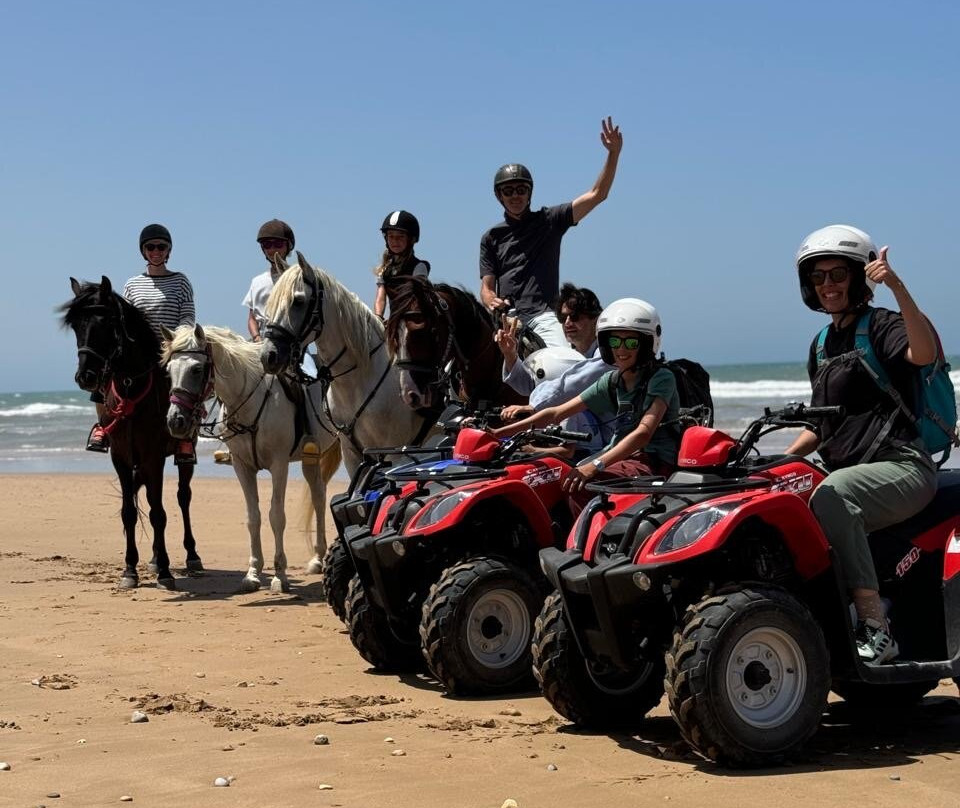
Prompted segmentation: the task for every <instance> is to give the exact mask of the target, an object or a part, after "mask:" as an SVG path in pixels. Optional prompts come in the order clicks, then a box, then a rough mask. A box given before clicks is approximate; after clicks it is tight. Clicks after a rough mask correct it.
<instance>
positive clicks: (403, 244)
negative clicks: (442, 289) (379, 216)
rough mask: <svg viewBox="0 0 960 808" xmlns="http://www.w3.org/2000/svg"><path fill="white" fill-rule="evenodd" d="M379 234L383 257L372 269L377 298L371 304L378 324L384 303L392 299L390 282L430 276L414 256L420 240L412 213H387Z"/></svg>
mask: <svg viewBox="0 0 960 808" xmlns="http://www.w3.org/2000/svg"><path fill="white" fill-rule="evenodd" d="M380 232H381V233H382V234H383V243H384V247H385V249H384V251H383V257H382V258H381V259H380V263H379V265H378V266H377V268H376V269H374V270H373V272H374V274H375V275H376V276H377V297H376V300H375V301H374V303H373V313H374V314H376V315H377V317H379V318H380V319H381V320H383V319H384V316H383V314H384V312H385V311H386V309H387V301H388V300H390V299H391V297H392V291H391V287H390V281H391V280H394V279H397V278H401V277H403V276H410V275H412V276H414V277H421V278H426V277H427V276H429V274H430V264H429V262H427V261H422V260H421V259H419V258H417V256H416V255H414V252H413V247H414V245H415V244H416V243H417V242H418V241H419V240H420V222H418V221H417V217H416V216H414V215H413V214H412V213H409V212H408V211H405V210H395V211H393V212H392V213H388V214H387V216H386V218H385V219H384V220H383V224H382V225H380Z"/></svg>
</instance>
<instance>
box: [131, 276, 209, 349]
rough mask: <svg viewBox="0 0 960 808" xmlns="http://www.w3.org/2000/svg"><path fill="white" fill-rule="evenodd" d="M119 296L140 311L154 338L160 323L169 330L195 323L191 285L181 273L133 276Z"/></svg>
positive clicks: (158, 332) (158, 331) (158, 330)
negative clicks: (153, 332)
mask: <svg viewBox="0 0 960 808" xmlns="http://www.w3.org/2000/svg"><path fill="white" fill-rule="evenodd" d="M123 296H124V297H125V298H126V299H127V300H129V301H130V302H131V303H133V305H134V306H136V307H137V308H138V309H140V311H142V312H143V313H144V315H145V316H146V318H147V320H148V321H149V323H150V325H151V326H153V330H154V331H155V332H156V333H157V336H158V337H160V336H161V335H160V326H161V324H162V325H165V326H166V327H167V328H169V329H170V330H171V331H172V330H174V329H176V328H177V327H178V326H181V325H193V324H194V323H195V322H196V311H195V309H194V304H193V287H192V286H191V285H190V281H189V280H187V276H186V275H184V274H183V273H182V272H171V273H169V274H168V275H148V274H147V273H146V272H144V273H143V274H142V275H136V276H134V277H132V278H131V279H130V280H128V281H127V282H126V284H124V287H123Z"/></svg>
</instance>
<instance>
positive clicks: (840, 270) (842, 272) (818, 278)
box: [807, 267, 850, 286]
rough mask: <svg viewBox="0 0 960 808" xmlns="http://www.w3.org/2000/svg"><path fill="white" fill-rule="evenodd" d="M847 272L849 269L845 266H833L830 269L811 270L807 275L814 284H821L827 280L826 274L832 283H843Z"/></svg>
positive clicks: (848, 272)
mask: <svg viewBox="0 0 960 808" xmlns="http://www.w3.org/2000/svg"><path fill="white" fill-rule="evenodd" d="M849 274H850V270H849V269H848V268H847V267H833V268H832V269H814V270H811V271H810V274H809V275H808V276H807V277H809V278H810V281H811V282H812V283H813V285H814V286H823V284H824V282H825V281H826V280H827V275H829V276H830V280H832V281H833V282H834V283H843V282H844V281H845V280H846V279H847V276H848V275H849Z"/></svg>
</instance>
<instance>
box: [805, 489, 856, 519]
mask: <svg viewBox="0 0 960 808" xmlns="http://www.w3.org/2000/svg"><path fill="white" fill-rule="evenodd" d="M810 510H811V511H812V512H813V515H814V516H816V517H817V521H819V522H820V524H821V525H824V526H826V525H830V524H836V523H838V522H841V523H843V522H848V521H850V520H851V519H856V518H857V517H858V514H859V508H858V507H857V505H856V504H855V503H854V502H853V501H852V500H850V499H849V498H848V497H846V496H845V495H844V494H843V492H842V491H841V490H840V489H838V488H837V487H836V486H834V485H832V484H831V483H830V482H823V483H821V484H820V485H819V486H817V489H816V490H815V491H814V492H813V494H812V496H811V497H810Z"/></svg>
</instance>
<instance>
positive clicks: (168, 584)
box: [157, 577, 177, 592]
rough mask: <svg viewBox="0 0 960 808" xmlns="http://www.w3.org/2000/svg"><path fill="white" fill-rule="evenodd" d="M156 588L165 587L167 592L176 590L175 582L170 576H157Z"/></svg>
mask: <svg viewBox="0 0 960 808" xmlns="http://www.w3.org/2000/svg"><path fill="white" fill-rule="evenodd" d="M157 589H165V590H166V591H167V592H176V591H177V582H176V581H175V580H174V579H173V578H172V577H171V578H157Z"/></svg>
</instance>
